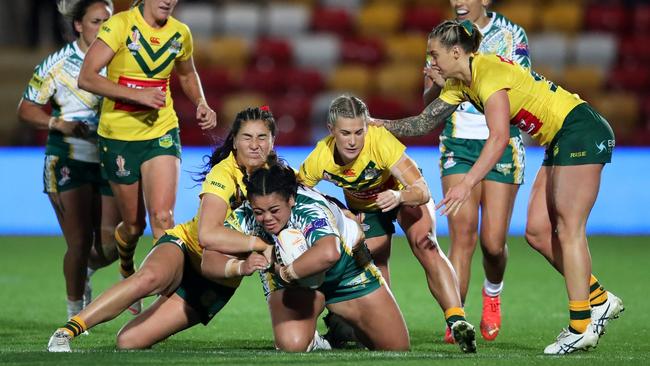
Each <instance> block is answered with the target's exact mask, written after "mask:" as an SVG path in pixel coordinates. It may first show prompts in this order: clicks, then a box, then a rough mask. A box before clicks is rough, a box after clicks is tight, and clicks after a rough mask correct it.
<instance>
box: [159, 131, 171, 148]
mask: <svg viewBox="0 0 650 366" xmlns="http://www.w3.org/2000/svg"><path fill="white" fill-rule="evenodd" d="M158 145H160V147H162V148H163V149H169V148H170V147H172V146H173V145H174V139H172V136H171V135H170V134H167V135H165V136H163V137H161V138H159V139H158Z"/></svg>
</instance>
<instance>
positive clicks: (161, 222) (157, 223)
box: [151, 210, 174, 230]
mask: <svg viewBox="0 0 650 366" xmlns="http://www.w3.org/2000/svg"><path fill="white" fill-rule="evenodd" d="M151 226H153V227H155V228H160V229H163V230H166V229H170V228H171V227H172V226H174V215H173V214H172V211H171V210H156V211H154V212H152V213H151Z"/></svg>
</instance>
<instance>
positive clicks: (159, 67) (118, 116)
mask: <svg viewBox="0 0 650 366" xmlns="http://www.w3.org/2000/svg"><path fill="white" fill-rule="evenodd" d="M141 8H142V7H141V6H140V7H136V8H132V9H131V10H128V11H124V12H120V13H117V14H115V15H113V16H112V17H111V18H110V19H109V20H108V21H106V22H105V23H104V24H103V25H102V27H101V29H100V31H99V34H98V35H97V38H98V39H101V40H102V41H104V42H105V43H106V44H107V45H108V46H109V47H110V48H111V49H112V50H113V51H114V52H115V55H114V56H113V59H112V60H111V62H110V63H109V64H108V79H109V80H111V81H113V82H115V83H118V84H120V85H124V86H128V87H129V88H145V87H155V88H160V89H161V90H162V91H164V92H165V94H166V101H165V107H163V108H161V109H151V108H148V107H145V106H142V105H139V104H130V103H126V102H124V101H118V100H112V99H109V98H106V99H105V100H104V103H103V105H102V114H101V120H100V124H99V135H100V136H102V137H106V138H110V139H116V140H123V141H142V140H151V139H154V138H158V137H160V136H163V135H164V134H165V133H166V132H167V131H169V130H170V129H172V128H175V127H178V117H177V116H176V112H174V103H173V101H172V97H171V93H170V90H169V76H170V75H171V72H172V69H173V68H174V63H175V61H176V60H179V61H185V60H188V59H189V58H190V57H191V56H192V35H191V33H190V30H189V28H188V27H187V26H186V25H185V24H183V23H181V22H179V21H178V20H176V19H175V18H173V17H169V19H168V20H167V23H166V24H165V26H163V27H162V28H160V29H154V28H152V27H151V26H149V24H148V23H147V22H145V20H144V18H143V17H142V10H141Z"/></svg>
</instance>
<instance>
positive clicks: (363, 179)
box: [298, 126, 406, 211]
mask: <svg viewBox="0 0 650 366" xmlns="http://www.w3.org/2000/svg"><path fill="white" fill-rule="evenodd" d="M335 150H336V146H335V141H334V137H333V136H327V137H325V138H324V139H322V140H320V141H319V142H318V144H317V145H316V148H315V149H314V150H313V151H312V152H311V153H310V154H309V156H308V157H307V158H306V159H305V161H304V162H303V163H302V165H301V166H300V171H299V172H298V177H299V179H300V180H301V181H302V182H303V183H304V184H305V185H307V186H309V187H313V186H315V185H316V184H318V182H319V181H321V180H323V179H324V180H327V181H329V182H332V183H334V184H335V185H337V186H339V187H341V188H343V192H344V194H345V200H346V201H347V204H348V207H350V208H351V209H353V210H359V211H378V210H379V207H377V204H376V203H375V200H376V199H377V194H379V193H380V192H383V191H385V190H387V189H396V190H399V189H402V188H403V186H402V185H401V184H400V183H399V182H398V181H397V180H395V178H393V176H392V175H391V172H390V168H392V167H393V165H395V163H397V161H398V160H399V159H400V158H401V157H402V155H403V154H404V152H405V151H406V146H404V144H402V143H401V142H400V141H399V140H398V139H397V138H396V137H395V136H393V134H391V133H390V132H388V130H386V129H385V128H384V127H376V126H368V133H367V134H366V139H365V144H364V146H363V149H361V152H360V153H359V156H358V157H357V158H356V159H355V160H354V161H353V162H351V163H349V164H346V165H338V164H336V162H334V152H335Z"/></svg>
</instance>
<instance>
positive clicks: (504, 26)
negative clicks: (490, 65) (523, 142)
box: [441, 12, 530, 140]
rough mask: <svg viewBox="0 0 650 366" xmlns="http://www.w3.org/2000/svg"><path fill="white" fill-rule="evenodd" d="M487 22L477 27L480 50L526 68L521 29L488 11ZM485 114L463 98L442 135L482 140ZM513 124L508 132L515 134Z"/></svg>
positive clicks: (525, 46)
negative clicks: (479, 27)
mask: <svg viewBox="0 0 650 366" xmlns="http://www.w3.org/2000/svg"><path fill="white" fill-rule="evenodd" d="M488 17H489V18H490V22H489V23H488V24H487V25H486V26H485V27H484V28H481V29H480V31H481V34H482V35H483V40H482V41H481V45H480V46H479V52H480V53H488V54H497V55H500V56H503V57H505V58H508V59H511V60H514V61H515V62H517V63H518V64H520V65H522V66H524V67H527V68H530V56H529V55H528V37H526V32H525V31H524V29H523V28H522V27H520V26H518V25H517V24H515V23H513V22H511V21H510V20H509V19H508V18H506V17H504V16H503V15H501V14H499V13H494V12H490V13H488ZM489 134H490V133H489V130H488V128H487V124H486V122H485V116H484V115H483V114H482V113H481V112H479V111H478V110H477V109H476V107H474V106H473V105H472V104H471V103H469V102H463V103H461V104H460V105H459V106H458V109H456V112H454V114H452V115H451V117H450V118H449V119H448V120H447V123H446V124H445V128H444V130H443V131H442V136H441V139H442V138H445V137H457V138H464V139H474V140H485V139H487V138H488V136H489ZM519 135H520V132H519V129H518V128H517V127H516V126H511V128H510V136H511V137H515V136H519Z"/></svg>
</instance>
